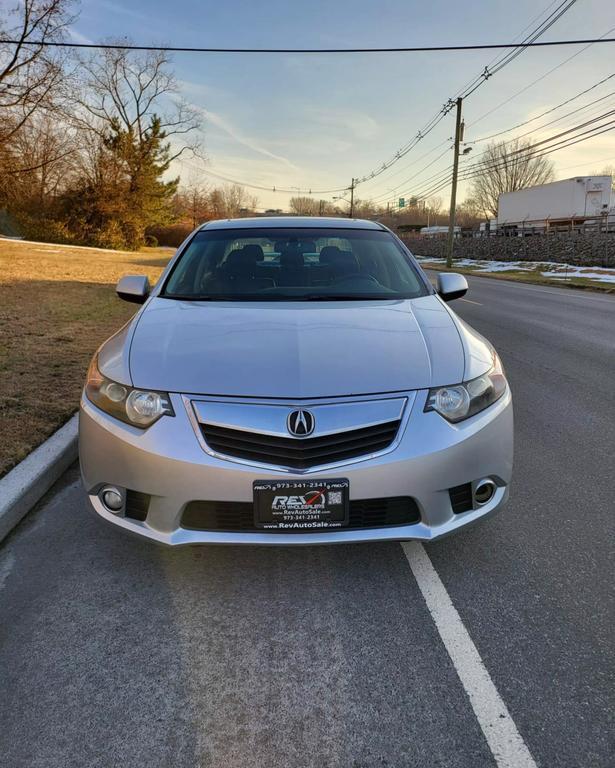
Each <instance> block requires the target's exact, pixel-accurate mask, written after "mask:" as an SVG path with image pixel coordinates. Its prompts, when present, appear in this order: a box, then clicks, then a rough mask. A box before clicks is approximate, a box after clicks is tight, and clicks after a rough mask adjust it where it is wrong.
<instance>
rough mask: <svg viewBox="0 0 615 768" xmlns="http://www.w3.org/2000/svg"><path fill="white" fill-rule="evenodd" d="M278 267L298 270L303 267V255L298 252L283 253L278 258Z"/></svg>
mask: <svg viewBox="0 0 615 768" xmlns="http://www.w3.org/2000/svg"><path fill="white" fill-rule="evenodd" d="M280 266H281V267H290V268H291V269H299V268H300V267H303V254H302V253H299V251H294V250H293V251H284V252H283V253H282V255H281V256H280Z"/></svg>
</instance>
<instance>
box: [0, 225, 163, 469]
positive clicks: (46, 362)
mask: <svg viewBox="0 0 615 768" xmlns="http://www.w3.org/2000/svg"><path fill="white" fill-rule="evenodd" d="M171 255H172V251H170V250H167V249H162V248H160V249H154V248H149V249H145V250H143V251H140V252H138V253H133V252H114V251H103V250H97V249H85V248H67V247H64V246H61V245H43V244H41V243H21V242H17V241H8V240H0V476H2V475H3V474H5V473H6V472H8V470H9V469H11V467H13V466H14V465H15V464H16V463H17V462H18V461H20V460H21V459H22V458H24V456H26V455H27V454H28V453H29V452H30V451H31V450H33V449H34V448H35V447H36V446H37V445H39V444H40V443H42V442H43V441H44V440H45V439H46V438H47V437H49V435H50V434H52V433H53V432H54V431H55V430H56V429H58V427H60V426H61V425H62V424H63V423H64V422H65V421H67V420H68V418H69V417H70V416H71V415H72V414H73V413H74V412H75V410H76V408H77V405H78V402H79V396H80V392H81V388H82V386H83V380H84V376H85V372H86V369H87V366H88V363H89V360H90V358H91V356H92V354H93V353H94V351H95V350H96V348H97V347H98V345H99V344H100V343H101V342H102V341H104V340H105V339H106V338H107V337H108V336H110V335H111V334H112V333H113V332H114V331H116V330H117V329H118V328H119V327H120V326H121V325H122V324H123V323H125V322H126V321H127V320H128V318H129V317H130V316H131V315H132V314H133V313H134V312H135V309H136V308H137V307H136V306H135V305H134V304H127V303H125V302H123V301H120V300H119V299H118V298H117V296H116V294H115V290H114V288H115V283H116V282H117V280H118V278H120V277H121V276H122V275H125V274H147V275H148V276H149V278H150V281H151V282H152V283H154V282H155V281H156V280H157V279H158V277H159V275H160V273H161V272H162V269H163V267H164V266H165V264H166V263H167V261H168V260H169V258H170V256H171Z"/></svg>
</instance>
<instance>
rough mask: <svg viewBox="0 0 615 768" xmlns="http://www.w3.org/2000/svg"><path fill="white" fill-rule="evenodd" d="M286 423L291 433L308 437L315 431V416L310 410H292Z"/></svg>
mask: <svg viewBox="0 0 615 768" xmlns="http://www.w3.org/2000/svg"><path fill="white" fill-rule="evenodd" d="M286 425H287V427H288V431H289V432H290V434H291V435H295V437H307V436H308V435H311V434H312V432H313V431H314V416H313V415H312V414H311V413H310V412H309V411H292V412H291V413H289V414H288V419H287V422H286Z"/></svg>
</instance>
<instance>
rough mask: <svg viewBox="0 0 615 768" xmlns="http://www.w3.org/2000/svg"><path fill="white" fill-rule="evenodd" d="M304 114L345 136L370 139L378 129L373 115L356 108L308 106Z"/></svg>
mask: <svg viewBox="0 0 615 768" xmlns="http://www.w3.org/2000/svg"><path fill="white" fill-rule="evenodd" d="M306 115H307V117H308V118H309V119H310V120H313V121H314V122H315V123H318V124H319V125H323V126H325V127H326V128H330V129H333V130H334V131H339V132H341V133H342V134H343V135H344V136H345V137H346V138H348V137H353V138H356V139H361V140H365V139H372V138H373V137H374V136H376V135H377V134H378V132H379V129H380V126H379V124H378V122H377V121H376V120H374V118H373V117H371V116H370V115H368V114H366V113H365V112H360V111H358V110H351V109H339V108H338V109H331V110H324V109H319V108H316V107H308V108H307V109H306Z"/></svg>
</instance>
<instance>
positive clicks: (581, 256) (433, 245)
mask: <svg viewBox="0 0 615 768" xmlns="http://www.w3.org/2000/svg"><path fill="white" fill-rule="evenodd" d="M402 240H403V241H404V243H405V244H406V245H407V246H408V248H410V250H411V251H412V253H414V254H416V255H417V256H431V257H434V258H443V257H444V256H446V238H442V239H440V238H435V237H434V238H429V237H419V236H410V237H407V236H404V237H402ZM453 256H454V258H456V259H487V260H496V261H561V262H565V263H567V264H576V265H579V266H586V267H588V266H591V267H615V232H609V233H608V234H607V233H605V232H599V233H598V232H594V233H591V234H586V233H572V234H571V233H557V234H552V235H533V236H532V237H501V236H500V237H460V238H457V239H456V240H455V245H454V251H453Z"/></svg>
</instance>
